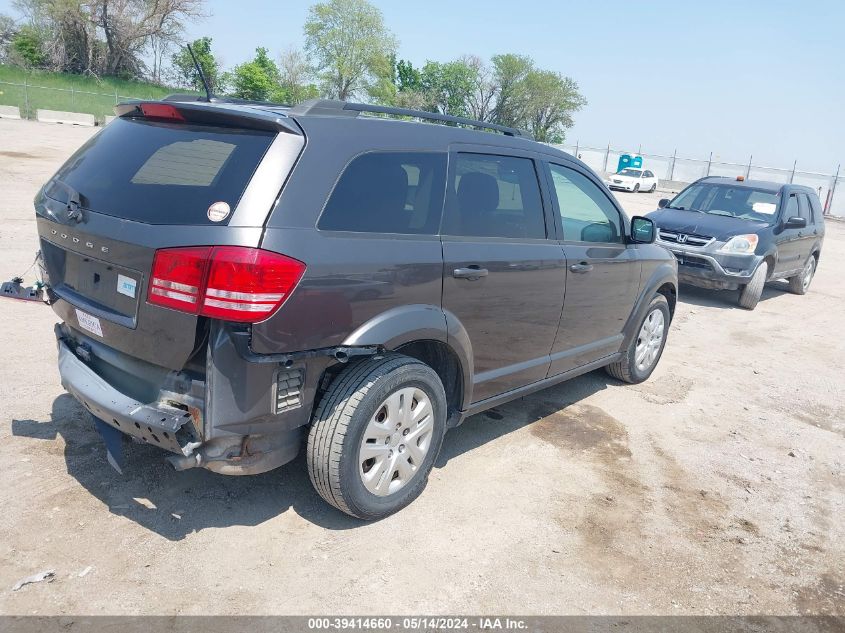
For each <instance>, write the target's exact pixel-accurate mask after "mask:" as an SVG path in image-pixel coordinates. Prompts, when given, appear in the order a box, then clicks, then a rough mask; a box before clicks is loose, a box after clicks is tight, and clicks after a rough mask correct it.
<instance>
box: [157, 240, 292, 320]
mask: <svg viewBox="0 0 845 633" xmlns="http://www.w3.org/2000/svg"><path fill="white" fill-rule="evenodd" d="M304 272H305V264H303V263H302V262H300V261H298V260H296V259H292V258H290V257H285V256H284V255H279V254H278V253H271V252H270V251H264V250H261V249H258V248H247V247H243V246H214V247H212V246H200V247H187V248H166V249H162V250H158V251H156V254H155V258H154V260H153V270H152V275H151V278H150V287H149V292H148V294H147V300H148V301H149V302H150V303H153V304H156V305H161V306H165V307H167V308H173V309H176V310H181V311H182V312H189V313H191V314H199V315H202V316H207V317H211V318H214V319H222V320H225V321H242V322H247V323H256V322H258V321H262V320H264V319H266V318H267V317H269V316H270V315H271V314H273V312H275V311H276V310H277V309H278V308H279V306H281V305H282V304H283V303H284V302H285V299H287V297H288V295H290V293H291V292H292V291H293V289H294V288H295V287H296V284H297V283H299V280H300V278H301V277H302V274H303V273H304Z"/></svg>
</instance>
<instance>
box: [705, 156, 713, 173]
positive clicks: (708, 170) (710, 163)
mask: <svg viewBox="0 0 845 633" xmlns="http://www.w3.org/2000/svg"><path fill="white" fill-rule="evenodd" d="M712 164H713V152H710V158H708V159H707V173H706V174H705V176H709V175H710V165H712Z"/></svg>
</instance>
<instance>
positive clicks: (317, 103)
mask: <svg viewBox="0 0 845 633" xmlns="http://www.w3.org/2000/svg"><path fill="white" fill-rule="evenodd" d="M362 112H364V113H372V114H389V115H392V116H405V117H411V118H413V119H422V120H425V121H439V122H442V123H455V124H457V125H465V126H467V127H474V128H480V129H485V130H495V131H497V132H501V133H502V134H504V135H506V136H519V137H523V138H532V137H531V134H530V133H529V132H527V131H525V130H520V129H517V128H513V127H507V126H505V125H499V124H498V123H485V122H484V121H476V120H474V119H467V118H464V117H460V116H451V115H448V114H437V113H435V112H425V111H423V110H411V109H408V108H394V107H391V106H381V105H369V104H366V103H350V102H347V101H338V100H335V99H309V100H308V101H303V102H302V103H300V104H299V105H297V106H295V107H293V108H291V110H290V114H292V115H297V114H298V115H311V116H358V115H359V114H360V113H362Z"/></svg>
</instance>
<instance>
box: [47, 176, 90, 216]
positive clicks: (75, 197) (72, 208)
mask: <svg viewBox="0 0 845 633" xmlns="http://www.w3.org/2000/svg"><path fill="white" fill-rule="evenodd" d="M53 188H58V189H62V190H64V192H65V196H66V198H65V200H58V201H59V202H64V203H65V208H66V210H67V214H66V216H65V219H66V220H76V221H77V222H79V221H80V220H81V219H82V196H81V195H80V194H79V192H78V191H77V190H76V189H74V188H73V187H71V186H70V185H69V184H67V183H66V182H63V181H61V180H59V179H58V178H54V179H53V180H52V181H50V183H49V185H48V187H47V188H46V190H45V193H46V194H47V195H48V196H49V197H51V198H52V197H53V196H51V195H50V194H51V193H52V192H51V190H52V189H53ZM53 199H54V200H55V199H56V198H53ZM47 211H48V213H50V215H52V216H53V217H54V219H56V220H58V219H59V218H56V217H55V214H54V213H53V212H52V211H50V210H49V209H47Z"/></svg>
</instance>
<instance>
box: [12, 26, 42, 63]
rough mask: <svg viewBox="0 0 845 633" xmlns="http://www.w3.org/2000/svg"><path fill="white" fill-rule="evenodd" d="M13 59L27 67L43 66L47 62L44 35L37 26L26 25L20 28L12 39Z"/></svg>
mask: <svg viewBox="0 0 845 633" xmlns="http://www.w3.org/2000/svg"><path fill="white" fill-rule="evenodd" d="M11 48H12V56H13V59H17V60H19V63H20V64H21V65H22V66H25V67H26V68H42V67H44V66H45V65H46V63H47V54H46V53H45V52H44V35H43V33H42V32H41V31H40V30H39V29H38V28H36V27H34V26H30V25H26V26H23V27H21V28H20V30H19V31H18V32H17V33H16V34H15V36H14V38H13V39H12V47H11Z"/></svg>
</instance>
